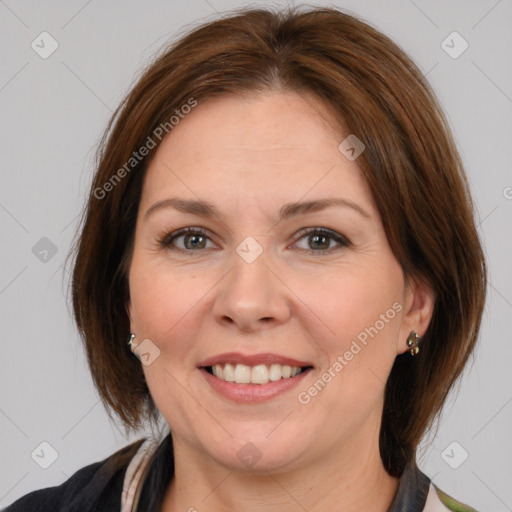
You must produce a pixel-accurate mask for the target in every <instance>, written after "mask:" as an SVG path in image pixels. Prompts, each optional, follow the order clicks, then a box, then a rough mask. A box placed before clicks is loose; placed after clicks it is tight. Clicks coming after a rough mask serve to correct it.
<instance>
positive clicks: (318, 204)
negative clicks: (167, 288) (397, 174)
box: [144, 197, 371, 221]
mask: <svg viewBox="0 0 512 512" xmlns="http://www.w3.org/2000/svg"><path fill="white" fill-rule="evenodd" d="M332 207H346V208H351V209H353V210H355V211H356V212H358V213H360V214H361V215H362V216H363V217H366V218H367V219H371V215H370V214H369V213H368V212H367V211H366V210H365V209H364V208H362V207H361V206H359V205H358V204H357V203H354V202H353V201H350V200H349V199H343V198H341V197H337V198H326V199H317V200H314V201H304V202H297V203H286V204H284V205H283V206H282V208H281V210H280V212H279V221H282V220H286V219H289V218H291V217H296V216H298V215H304V214H306V213H315V212H319V211H322V210H325V209H326V208H332ZM164 208H174V209H175V210H178V211H180V212H183V213H190V214H193V215H197V216H200V217H206V218H213V217H220V213H219V212H218V210H217V208H216V207H215V206H214V205H213V204H211V203H208V202H207V201H195V200H190V199H180V198H177V197H170V198H168V199H162V200H161V201H157V202H156V203H155V204H153V205H152V206H150V207H149V208H148V210H147V211H146V213H145V214H144V220H147V218H148V217H149V216H150V215H151V214H153V213H154V212H156V211H158V210H161V209H164Z"/></svg>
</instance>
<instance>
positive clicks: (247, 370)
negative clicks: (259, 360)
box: [204, 363, 313, 385]
mask: <svg viewBox="0 0 512 512" xmlns="http://www.w3.org/2000/svg"><path fill="white" fill-rule="evenodd" d="M310 368H313V367H312V366H304V367H300V366H289V365H281V364H270V365H266V364H258V365H255V366H248V365H245V364H231V363H226V364H215V365H213V366H205V367H204V369H205V370H206V371H207V372H208V373H209V374H210V375H213V376H214V377H217V378H218V379H220V380H223V381H225V382H233V383H235V384H255V385H262V384H268V383H269V382H277V381H280V380H282V379H284V380H288V379H293V378H294V377H297V376H298V375H300V374H301V373H304V372H305V371H306V370H309V369H310Z"/></svg>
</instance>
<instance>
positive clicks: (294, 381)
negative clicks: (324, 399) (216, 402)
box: [199, 368, 311, 403]
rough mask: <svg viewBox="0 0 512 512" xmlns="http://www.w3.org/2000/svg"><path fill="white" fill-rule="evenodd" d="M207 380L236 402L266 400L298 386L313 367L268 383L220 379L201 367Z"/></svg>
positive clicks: (220, 392)
mask: <svg viewBox="0 0 512 512" xmlns="http://www.w3.org/2000/svg"><path fill="white" fill-rule="evenodd" d="M199 370H200V372H201V373H202V375H203V377H204V378H205V379H206V382H208V384H210V386H211V387H212V388H213V389H214V390H215V391H216V392H217V393H219V394H220V395H222V396H224V397H225V398H229V399H230V400H232V401H234V402H242V403H247V402H264V401H266V400H271V399H272V398H274V397H276V396H278V395H280V394H282V393H285V392H286V391H289V390H291V389H293V388H294V387H295V386H297V385H298V384H299V383H300V382H302V380H303V379H304V378H305V377H306V376H307V375H308V374H309V372H310V371H311V368H308V369H307V370H305V371H303V372H302V373H299V375H297V376H296V377H290V378H288V379H280V380H276V381H269V382H267V384H237V383H236V382H227V381H225V380H222V379H218V378H217V377H215V376H214V375H212V374H211V373H208V372H207V371H206V370H205V369H204V368H199Z"/></svg>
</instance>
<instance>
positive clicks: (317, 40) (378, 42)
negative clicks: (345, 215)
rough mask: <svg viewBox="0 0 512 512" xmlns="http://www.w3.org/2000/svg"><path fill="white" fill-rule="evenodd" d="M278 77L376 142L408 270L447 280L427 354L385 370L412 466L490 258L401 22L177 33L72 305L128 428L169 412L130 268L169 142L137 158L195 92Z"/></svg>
mask: <svg viewBox="0 0 512 512" xmlns="http://www.w3.org/2000/svg"><path fill="white" fill-rule="evenodd" d="M269 89H278V90H283V91H290V92H298V93H299V94H300V93H301V92H303V93H304V92H309V93H314V94H315V95H316V96H317V97H318V98H320V99H321V100H323V102H324V103H325V104H326V105H327V106H328V107H329V109H330V110H331V111H332V115H333V116H334V117H335V118H336V119H338V120H339V121H340V123H343V125H344V126H346V127H347V128H348V129H349V132H350V133H353V134H355V135H356V136H357V137H358V138H359V139H360V140H361V141H362V142H363V143H364V145H365V146H366V149H365V151H364V152H363V153H362V154H361V156H360V157H359V158H358V163H359V166H360V167H361V169H362V171H363V173H364V175H365V177H366V180H367V182H368V184H369V186H370V188H371V190H372V191H373V194H374V199H375V201H376V204H377V207H378V210H379V212H380V215H381V217H382V221H383V225H384V228H385V231H386V234H387V237H388V240H389V244H390V246H391V249H392V251H393V253H394V255H395V257H396V258H397V260H398V262H399V263H400V264H401V266H402V268H403V270H404V273H405V275H406V276H408V277H410V278H413V279H414V278H421V279H424V280H426V281H427V282H428V283H429V284H430V285H431V287H432V289H433V290H434V292H435V295H436V303H435V307H434V313H433V317H432V320H431V323H430V325H429V328H428V330H427V332H426V333H425V335H424V337H423V339H422V343H421V352H420V354H419V355H418V356H417V357H415V358H412V357H411V356H410V355H409V354H408V353H406V354H403V355H400V356H398V357H397V358H396V361H395V363H394V366H393V368H392V371H391V375H390V377H389V379H388V382H387V385H386V391H385V393H386V395H385V405H384V411H383V417H382V427H381V433H380V451H381V457H382V460H383V463H384V466H385V468H386V470H387V471H388V473H390V474H391V475H393V476H400V475H401V473H402V472H403V469H404V466H405V464H407V463H408V462H411V461H412V460H414V457H415V451H416V447H417V445H418V443H419V441H420V439H421V437H422V436H423V434H424V433H425V432H426V430H427V429H428V428H429V427H430V426H431V425H432V424H433V421H434V420H435V418H436V417H437V415H438V413H439V412H440V410H441V408H442V405H443V403H444V401H445V400H446V398H447V395H448V392H449V391H450V389H451V387H452V385H453V384H454V382H455V381H456V380H457V378H458V377H459V376H460V374H461V372H462V370H463V368H464V366H465V364H466V362H467V360H468V358H469V356H470V354H471V353H472V351H473V349H474V346H475V343H476V340H477V335H478V331H479V328H480V322H481V315H482V310H483V306H484V301H485V292H486V266H485V261H484V257H483V252H482V248H481V246H480V242H479V239H478V235H477V231H476V228H475V223H474V217H473V215H474V212H473V204H472V200H471V197H470V193H469V187H468V183H467V180H466V177H465V174H464V170H463V166H462V163H461V160H460V157H459V154H458V153H457V150H456V148H455V144H454V141H453V138H452V135H451V133H450V129H449V126H448V124H447V121H446V119H445V117H444V115H443V113H442V111H441V108H440V106H439V104H438V102H437V100H436V98H435V96H434V93H433V92H432V90H431V88H430V86H429V85H428V83H427V82H426V80H425V78H424V77H423V76H422V74H421V72H420V71H419V70H418V68H417V67H416V66H415V65H414V63H413V62H412V61H411V60H410V59H409V58H408V57H407V56H406V55H405V54H404V52H403V51H402V50H401V49H400V48H399V47H398V46H397V45H396V44H395V43H393V42H392V41H391V40H390V39H389V38H387V37H386V36H384V35H383V34H382V33H380V32H379V31H377V30H376V29H374V28H372V27H371V26H369V25H368V24H366V23H364V22H362V21H360V20H359V19H357V18H356V17H354V16H352V15H348V14H346V13H344V12H342V11H339V10H337V9H333V8H311V9H308V10H301V8H289V9H287V10H282V11H269V10H263V9H251V10H241V11H237V12H235V13H234V14H232V15H231V16H229V17H224V18H221V19H218V20H214V21H212V22H208V23H206V24H203V25H202V26H199V27H198V28H196V29H194V30H192V31H191V32H190V33H188V34H187V35H185V36H184V37H182V38H181V39H180V40H179V41H177V42H176V43H175V44H173V45H172V46H171V47H170V48H168V49H166V50H165V51H164V52H163V53H162V54H161V55H160V56H159V57H158V58H157V59H156V60H155V61H154V62H153V63H152V64H151V65H150V66H149V67H148V69H147V70H146V71H145V72H144V73H143V75H142V76H141V78H140V79H139V80H138V82H137V83H136V85H135V86H134V87H133V89H132V90H131V92H130V93H129V94H128V96H127V97H126V98H125V99H124V101H123V102H122V104H121V105H120V106H119V108H118V109H117V110H116V112H115V114H114V116H113V117H112V119H111V121H110V123H109V125H108V127H107V130H106V131H105V134H104V135H103V138H102V141H101V144H100V148H99V151H98V154H97V171H96V174H95V176H94V179H93V184H92V188H91V191H90V195H89V198H88V203H87V207H86V210H85V211H84V216H83V218H82V223H81V228H80V233H79V237H78V239H77V240H76V244H75V248H74V249H75V250H76V256H75V260H74V269H73V276H72V299H73V308H74V314H75V320H76V323H77V325H78V329H79V331H80V334H81V336H82V338H83V342H84V344H85V349H86V352H87V358H88V362H89V365H90V368H91V372H92V376H93V379H94V383H95V386H96V387H97V389H98V391H99V394H100V396H101V399H102V400H103V402H104V404H105V406H106V409H107V412H108V413H109V415H110V416H111V417H112V415H111V412H110V409H111V410H112V411H114V412H115V413H116V414H117V415H118V417H119V418H120V419H121V420H122V422H123V424H124V426H125V429H126V431H127V432H128V431H130V430H136V429H137V428H139V427H140V426H141V425H142V422H143V421H144V420H146V419H149V420H150V421H151V422H155V423H156V422H157V420H158V417H159V412H158V410H157V409H156V406H155V404H154V402H153V400H152V398H151V395H150V393H149V389H148V387H147V385H146V381H145V378H144V374H143V371H142V368H141V364H140V362H139V361H138V359H137V358H136V357H134V356H133V354H132V353H131V352H130V350H129V349H128V348H127V346H126V341H127V336H128V332H129V319H128V315H127V311H126V302H127V299H128V297H129V295H128V293H129V289H128V279H127V270H128V268H129V263H130V255H131V250H132V247H133V239H134V231H135V222H136V217H137V210H138V205H139V200H140V196H141V190H142V183H143V176H144V173H145V170H146V168H147V164H148V162H149V160H150V158H151V155H153V154H154V153H155V152H156V149H151V151H150V152H149V154H148V155H147V156H145V157H144V158H142V157H141V158H140V159H139V158H137V159H136V160H135V159H134V156H133V154H134V153H133V152H134V151H137V150H138V149H139V148H141V147H143V146H148V145H149V139H151V140H152V142H153V143H154V145H155V146H156V147H158V145H159V143H160V140H158V141H157V140H156V139H158V137H157V136H155V134H156V133H160V132H159V131H158V129H159V127H161V126H164V127H166V128H165V131H166V132H170V130H171V129H172V126H170V125H171V124H172V122H171V123H170V121H169V120H170V119H171V118H172V116H173V115H174V116H176V114H177V113H179V112H180V111H181V110H180V109H181V108H182V106H183V105H186V104H187V103H188V104H192V102H193V101H197V102H198V103H199V104H200V103H201V101H204V100H206V99H209V98H213V97H215V96H219V95H232V94H244V93H249V94H251V93H257V92H260V91H265V90H269ZM165 123H167V124H165ZM160 131H161V128H160ZM130 159H133V160H130ZM127 162H130V166H129V167H127V165H126V164H127ZM122 169H124V172H123V171H122ZM108 184H110V185H108Z"/></svg>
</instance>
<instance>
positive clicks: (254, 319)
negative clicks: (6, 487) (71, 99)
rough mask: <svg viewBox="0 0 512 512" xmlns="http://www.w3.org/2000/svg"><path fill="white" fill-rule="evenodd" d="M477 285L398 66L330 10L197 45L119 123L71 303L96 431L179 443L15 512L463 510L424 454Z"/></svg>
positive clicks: (469, 335) (83, 474)
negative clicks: (111, 427)
mask: <svg viewBox="0 0 512 512" xmlns="http://www.w3.org/2000/svg"><path fill="white" fill-rule="evenodd" d="M485 283H486V267H485V262H484V258H483V254H482V250H481V246H480V243H479V240H478V236H477V232H476V229H475V224H474V220H473V209H472V202H471V198H470V194H469V190H468V185H467V182H466V178H465V174H464V171H463V168H462V165H461V161H460V158H459V155H458V153H457V150H456V148H455V146H454V142H453V139H452V136H451V134H450V131H449V128H448V126H447V123H446V121H445V118H444V116H443V114H442V112H441V110H440V107H439V105H438V103H437V101H436V99H435V97H434V95H433V93H432V91H431V89H430V88H429V86H428V84H427V83H426V81H425V79H424V78H423V76H422V75H421V73H420V72H419V70H418V69H417V68H416V66H415V65H414V64H413V63H412V62H411V60H410V59H409V58H408V57H407V56H406V55H405V54H404V53H403V52H402V51H401V50H400V49H399V48H398V47H397V46H396V45H395V44H394V43H393V42H391V41H390V40H389V39H388V38H387V37H385V36H384V35H383V34H381V33H379V32H378V31H376V30H375V29H373V28H371V27H370V26H368V25H367V24H365V23H364V22H362V21H360V20H358V19H356V18H354V17H352V16H349V15H347V14H344V13H342V12H340V11H338V10H335V9H311V10H300V9H291V10H289V11H283V12H271V11H266V10H245V11H240V12H239V13H237V14H235V15H233V16H230V17H226V18H223V19H219V20H218V21H215V22H212V23H208V24H205V25H203V26H201V27H199V28H197V29H195V30H193V31H192V32H191V33H189V34H188V35H186V36H184V37H183V38H182V39H181V40H180V41H178V42H177V43H176V44H174V45H173V46H172V47H171V48H170V49H168V50H167V51H165V52H164V53H163V54H162V55H161V56H160V57H159V58H158V59H157V60H156V61H155V62H154V63H153V64H152V65H151V66H150V67H149V68H148V69H147V71H146V72H145V74H144V75H143V76H142V77H141V78H140V80H139V81H138V83H137V84H136V85H135V87H134V88H133V89H132V91H131V92H130V94H129V95H128V96H127V98H126V99H125V101H124V102H123V103H122V105H121V106H120V108H119V109H118V111H117V112H116V114H115V116H114V118H113V119H112V121H111V123H110V125H109V127H108V130H107V132H106V134H105V137H104V140H103V144H102V148H101V151H100V152H99V160H98V168H97V172H96V174H95V177H94V181H93V185H92V187H91V193H90V197H89V200H88V204H87V208H86V210H85V214H84V217H83V223H82V227H81V230H80V234H79V237H78V239H77V244H76V257H75V261H74V273H73V282H72V287H73V306H74V312H75V318H76V322H77V325H78V328H79V330H80V333H81V335H82V337H83V340H84V343H85V347H86V351H87V356H88V361H89V364H90V368H91V371H92V375H93V378H94V382H95V385H96V386H97V388H98V391H99V393H100V395H101V397H102V399H103V401H104V403H105V405H106V406H107V410H108V411H109V414H111V415H112V416H113V415H117V416H118V417H119V418H120V419H121V420H122V422H123V424H124V425H125V427H126V431H127V432H130V431H131V432H134V431H137V429H138V428H139V427H140V426H142V425H143V424H144V421H146V420H148V421H149V422H150V425H151V426H155V425H157V422H158V419H159V418H160V416H161V417H163V418H164V419H165V422H166V424H167V425H168V427H169V433H168V434H167V435H166V436H165V437H164V438H163V439H161V438H159V437H158V436H155V437H149V438H147V439H141V440H139V441H137V442H136V443H133V444H131V445H130V446H127V447H125V448H123V449H122V450H120V451H118V452H117V453H115V454H114V455H112V456H111V457H109V458H107V459H106V460H105V461H102V462H98V463H96V464H93V465H91V466H87V467H86V468H83V469H82V470H80V471H78V472H77V473H76V474H75V475H73V476H72V477H71V478H70V479H69V480H68V481H67V482H65V483H64V484H62V485H61V486H60V487H56V488H52V489H47V490H41V491H36V492H34V493H31V494H29V495H27V496H25V497H23V498H21V499H20V500H18V501H17V502H16V503H14V504H13V505H11V506H10V507H9V508H8V509H7V511H8V512H16V511H22V510H32V509H33V508H31V507H35V506H36V505H37V507H38V508H37V510H52V511H54V510H66V511H69V510H80V511H84V510H91V511H92V510H105V511H106V510H119V508H121V510H122V511H123V512H124V511H126V512H128V511H136V512H142V511H156V510H158V511H163V512H171V511H177V510H188V511H196V510H198V511H200V510H212V511H220V510H244V511H261V510H265V511H271V510H280V511H288V510H308V511H314V510H344V511H356V510H357V511H359V510H372V511H383V512H384V511H387V510H388V511H393V512H398V511H407V512H415V511H442V510H473V509H471V508H470V507H467V506H465V505H462V504H460V503H458V502H456V501H455V500H454V499H453V498H450V497H449V496H447V495H446V494H444V493H443V492H442V491H441V490H439V489H437V488H436V487H435V486H433V484H431V482H430V480H429V478H428V477H427V476H426V475H424V474H423V473H422V472H421V471H420V470H419V469H418V467H417V465H416V462H415V451H416V448H417V446H418V443H419V442H420V440H421V438H422V436H423V435H424V433H425V432H426V431H427V430H428V429H429V428H430V427H431V425H432V423H433V421H434V420H435V418H436V417H437V415H438V414H439V412H440V410H441V408H442V405H443V403H444V401H445V399H446V397H447V394H448V392H449V391H450V389H451V388H452V386H453V384H454V382H455V381H456V380H457V378H458V377H459V375H460V374H461V372H462V370H463V368H464V366H465V363H466V361H467V360H468V358H469V356H470V355H471V353H472V350H473V348H474V346H475V343H476V340H477V336H478V331H479V327H480V320H481V314H482V310H483V305H484V300H485ZM127 337H128V346H127V345H126V338H127Z"/></svg>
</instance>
